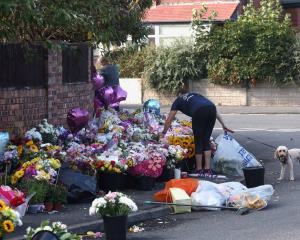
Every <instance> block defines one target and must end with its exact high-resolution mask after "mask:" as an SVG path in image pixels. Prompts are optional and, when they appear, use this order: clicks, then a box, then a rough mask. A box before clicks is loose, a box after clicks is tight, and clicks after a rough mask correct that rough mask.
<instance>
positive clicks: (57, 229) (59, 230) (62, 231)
mask: <svg viewBox="0 0 300 240" xmlns="http://www.w3.org/2000/svg"><path fill="white" fill-rule="evenodd" d="M45 230H46V231H50V232H52V233H54V234H55V235H56V236H57V237H58V239H63V240H81V237H80V236H79V235H77V234H73V233H70V232H68V227H67V225H65V224H63V223H61V222H53V223H52V224H51V223H50V222H49V221H43V222H42V223H41V225H40V227H38V228H36V229H34V228H31V227H28V228H27V229H26V235H24V237H25V239H26V240H32V239H33V236H34V235H35V234H37V233H38V232H41V231H45Z"/></svg>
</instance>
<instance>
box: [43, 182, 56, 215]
mask: <svg viewBox="0 0 300 240" xmlns="http://www.w3.org/2000/svg"><path fill="white" fill-rule="evenodd" d="M54 194H55V185H53V184H49V185H48V188H47V194H46V197H45V202H44V205H45V211H46V212H51V211H52V210H53V207H54V204H53V202H54V198H55V195H54Z"/></svg>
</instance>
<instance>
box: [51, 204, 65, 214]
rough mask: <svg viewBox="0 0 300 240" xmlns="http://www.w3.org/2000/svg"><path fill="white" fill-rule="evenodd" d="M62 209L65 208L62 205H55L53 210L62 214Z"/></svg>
mask: <svg viewBox="0 0 300 240" xmlns="http://www.w3.org/2000/svg"><path fill="white" fill-rule="evenodd" d="M62 208H63V205H62V204H61V203H54V206H53V209H54V210H55V211H58V212H60V211H61V210H62Z"/></svg>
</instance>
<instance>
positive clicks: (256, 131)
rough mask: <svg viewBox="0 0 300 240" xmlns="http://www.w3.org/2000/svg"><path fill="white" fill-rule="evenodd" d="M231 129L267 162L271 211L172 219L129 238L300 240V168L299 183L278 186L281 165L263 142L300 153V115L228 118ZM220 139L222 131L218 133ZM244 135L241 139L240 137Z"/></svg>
mask: <svg viewBox="0 0 300 240" xmlns="http://www.w3.org/2000/svg"><path fill="white" fill-rule="evenodd" d="M223 118H224V120H225V122H226V124H227V125H228V127H231V128H233V129H234V130H236V134H234V137H235V138H236V140H237V141H238V142H239V143H240V144H242V145H243V146H244V147H245V148H246V149H247V150H249V151H250V152H252V153H253V154H254V155H255V156H256V157H257V158H258V159H262V160H264V162H265V168H266V176H265V182H266V183H267V184H272V185H273V186H274V188H275V194H274V196H273V198H272V200H271V201H270V202H269V206H268V207H267V208H266V209H264V210H262V211H255V212H251V213H250V214H248V215H244V216H240V215H236V214H235V213H234V212H232V211H226V210H224V211H201V212H193V213H190V214H181V215H173V216H171V217H170V220H169V221H168V223H166V224H162V223H158V224H157V225H160V227H149V228H147V227H145V231H143V232H141V233H134V234H130V235H129V238H128V239H130V240H142V239H143V240H147V239H156V240H160V239H161V240H165V239H174V240H176V239H178V240H179V239H180V240H182V239H186V240H194V239H195V240H199V239H209V240H250V239H251V240H252V239H258V240H260V239H265V240H269V239H270V240H282V239H286V240H297V239H300V228H299V222H300V206H299V204H300V165H299V164H294V168H295V181H294V182H290V181H288V180H287V178H288V172H287V173H286V179H285V180H284V181H282V182H281V183H279V182H277V180H276V179H277V178H278V176H279V170H280V165H279V163H278V162H276V161H274V160H273V153H274V149H272V148H271V147H267V146H265V145H263V144H262V143H258V142H255V141H253V140H250V139H247V137H248V138H252V139H255V140H258V141H260V142H263V143H266V144H269V145H273V146H278V145H286V146H288V147H289V148H293V147H299V148H300V126H299V122H300V114H290V115H289V114H284V115H283V114H282V115H281V114H267V115H263V114H261V115H257V114H253V115H249V114H242V115H238V114H228V115H223ZM220 133H221V130H220V129H219V126H218V125H216V129H215V131H214V133H213V135H214V136H217V135H218V134H220ZM238 134H241V135H238Z"/></svg>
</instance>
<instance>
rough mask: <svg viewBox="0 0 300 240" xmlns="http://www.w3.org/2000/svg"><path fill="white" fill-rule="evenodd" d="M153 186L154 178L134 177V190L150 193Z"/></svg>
mask: <svg viewBox="0 0 300 240" xmlns="http://www.w3.org/2000/svg"><path fill="white" fill-rule="evenodd" d="M154 186H155V178H152V177H146V176H139V177H136V189H137V190H140V191H151V190H152V189H153V187H154Z"/></svg>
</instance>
